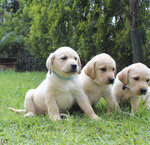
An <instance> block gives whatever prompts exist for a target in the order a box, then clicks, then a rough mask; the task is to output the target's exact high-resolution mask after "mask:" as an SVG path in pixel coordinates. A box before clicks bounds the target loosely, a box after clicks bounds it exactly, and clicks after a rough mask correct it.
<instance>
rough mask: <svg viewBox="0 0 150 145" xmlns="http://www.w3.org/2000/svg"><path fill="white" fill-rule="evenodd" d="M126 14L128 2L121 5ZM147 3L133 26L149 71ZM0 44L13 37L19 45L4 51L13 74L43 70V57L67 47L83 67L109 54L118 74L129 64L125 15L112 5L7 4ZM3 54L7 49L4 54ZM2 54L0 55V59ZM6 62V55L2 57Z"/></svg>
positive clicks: (66, 1)
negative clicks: (11, 61)
mask: <svg viewBox="0 0 150 145" xmlns="http://www.w3.org/2000/svg"><path fill="white" fill-rule="evenodd" d="M121 4H122V5H123V6H125V7H126V9H127V10H129V8H128V1H123V0H122V1H121ZM149 6H150V5H149V1H140V2H139V6H138V25H139V28H140V31H141V37H142V43H143V49H144V62H145V64H146V65H148V66H150V52H149V47H150V29H149V26H150V19H149V17H150V9H149ZM0 13H1V16H0V29H1V30H2V31H0V38H2V37H3V36H4V35H5V34H7V33H9V32H12V31H15V32H17V33H18V35H22V36H23V39H24V43H23V44H22V45H20V46H19V47H18V44H16V45H12V46H11V47H10V48H9V52H7V53H8V54H12V55H11V56H10V55H9V57H14V53H12V52H15V57H17V58H18V62H17V64H18V65H17V69H18V70H44V69H45V61H46V58H47V57H48V55H49V54H50V53H51V52H53V51H54V50H56V49H57V48H58V47H61V46H70V47H72V48H74V49H75V50H76V51H77V52H78V53H79V55H80V57H81V60H82V64H83V65H84V64H85V63H86V62H87V61H89V60H90V59H91V58H92V57H93V56H95V55H96V54H99V53H102V52H105V53H108V54H110V55H111V56H112V57H113V58H114V59H115V60H116V62H117V65H118V68H119V69H121V68H123V67H124V66H127V65H129V64H131V63H132V49H131V42H130V41H131V40H130V26H129V21H128V19H127V18H126V16H125V14H124V12H123V11H122V10H121V9H120V8H119V7H118V6H117V5H116V4H115V3H114V1H112V0H105V1H102V0H101V1H100V0H90V1H88V0H82V1H81V0H74V1H72V0H44V1H38V0H32V1H30V0H27V1H26V0H11V1H2V2H1V7H0ZM6 49H8V48H6ZM0 50H1V48H0ZM5 55H6V51H2V52H1V57H4V56H5ZM7 56H8V55H7Z"/></svg>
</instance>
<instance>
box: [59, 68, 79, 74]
mask: <svg viewBox="0 0 150 145" xmlns="http://www.w3.org/2000/svg"><path fill="white" fill-rule="evenodd" d="M62 72H63V73H67V74H74V73H77V70H72V69H71V70H68V71H62Z"/></svg>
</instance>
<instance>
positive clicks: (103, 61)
mask: <svg viewBox="0 0 150 145" xmlns="http://www.w3.org/2000/svg"><path fill="white" fill-rule="evenodd" d="M115 73H116V63H115V61H114V59H113V58H112V57H111V56H110V55H108V54H106V53H102V54H99V55H97V56H95V57H94V58H92V59H91V60H90V61H89V62H88V63H87V64H86V65H85V67H84V68H83V69H82V71H81V74H80V75H79V77H80V80H81V82H82V86H83V88H84V92H85V93H86V95H87V96H88V98H89V101H90V103H91V104H92V105H95V104H97V102H98V101H99V100H100V98H101V97H104V99H105V100H106V102H107V103H108V110H107V112H110V111H111V110H112V108H113V107H116V108H117V107H118V104H117V102H116V101H115V99H114V97H113V96H112V91H111V84H113V82H114V79H115Z"/></svg>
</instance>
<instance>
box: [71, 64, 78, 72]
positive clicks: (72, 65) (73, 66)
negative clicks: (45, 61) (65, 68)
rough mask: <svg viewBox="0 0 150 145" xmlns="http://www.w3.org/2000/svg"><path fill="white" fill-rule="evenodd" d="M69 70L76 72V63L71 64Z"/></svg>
mask: <svg viewBox="0 0 150 145" xmlns="http://www.w3.org/2000/svg"><path fill="white" fill-rule="evenodd" d="M71 71H72V72H76V71H77V65H76V64H71Z"/></svg>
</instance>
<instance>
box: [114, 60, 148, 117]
mask: <svg viewBox="0 0 150 145" xmlns="http://www.w3.org/2000/svg"><path fill="white" fill-rule="evenodd" d="M149 80H150V69H149V68H148V67H147V66H146V65H144V64H142V63H135V64H132V65H130V66H128V67H126V68H124V69H123V70H122V71H121V72H119V73H118V74H117V77H116V80H115V83H114V85H113V88H112V91H113V94H114V96H115V97H116V99H117V101H118V103H121V102H125V101H128V100H130V101H131V104H132V109H131V115H134V112H135V111H137V110H138V107H139V102H140V94H146V92H147V89H148V83H149Z"/></svg>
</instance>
